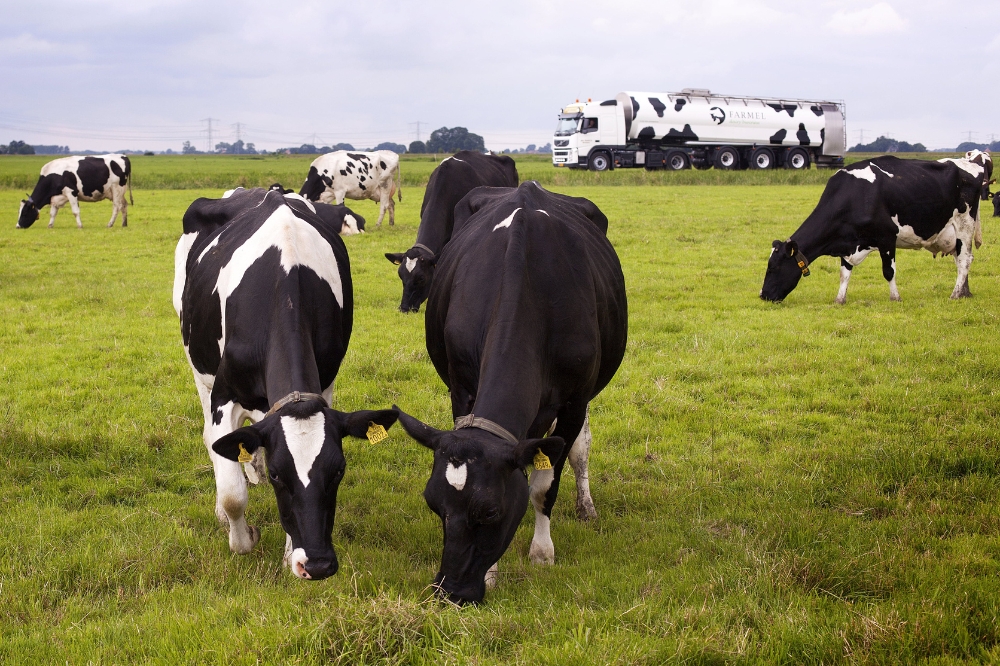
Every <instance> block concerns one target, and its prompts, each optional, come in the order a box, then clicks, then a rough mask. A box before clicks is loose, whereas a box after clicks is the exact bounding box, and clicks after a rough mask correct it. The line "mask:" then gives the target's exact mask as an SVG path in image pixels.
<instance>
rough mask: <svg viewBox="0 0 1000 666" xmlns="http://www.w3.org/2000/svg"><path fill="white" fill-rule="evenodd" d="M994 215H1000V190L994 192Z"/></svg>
mask: <svg viewBox="0 0 1000 666" xmlns="http://www.w3.org/2000/svg"><path fill="white" fill-rule="evenodd" d="M993 217H1000V192H994V193H993Z"/></svg>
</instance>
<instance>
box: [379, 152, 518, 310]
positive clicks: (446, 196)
mask: <svg viewBox="0 0 1000 666" xmlns="http://www.w3.org/2000/svg"><path fill="white" fill-rule="evenodd" d="M481 185H490V186H493V187H517V167H516V166H515V165H514V160H512V159H511V158H509V157H506V156H503V155H492V154H491V155H484V154H482V153H478V152H475V151H472V150H463V151H461V152H459V153H456V154H455V156H454V157H447V158H445V160H444V161H443V162H441V164H439V165H438V167H437V168H436V169H434V172H433V173H432V174H431V177H430V180H429V181H427V190H426V191H425V192H424V202H423V204H422V205H421V206H420V227H419V228H418V229H417V240H416V242H415V243H414V245H413V247H411V248H410V249H409V250H407V251H406V252H386V254H385V257H386V259H388V260H389V261H391V262H392V263H394V264H397V265H398V266H399V279H400V280H402V281H403V299H402V301H400V304H399V311H400V312H418V311H419V310H420V304H421V303H423V302H424V301H425V300H427V294H428V293H429V292H430V288H431V279H432V278H433V277H434V263H435V262H436V261H437V258H438V255H439V254H440V253H441V248H443V247H444V246H445V243H447V242H448V239H450V238H451V233H452V227H453V226H454V224H455V204H457V203H458V202H459V201H461V200H462V197H464V196H465V195H466V194H468V193H469V192H471V191H472V190H473V189H474V188H476V187H479V186H481Z"/></svg>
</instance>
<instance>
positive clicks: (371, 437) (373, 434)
mask: <svg viewBox="0 0 1000 666" xmlns="http://www.w3.org/2000/svg"><path fill="white" fill-rule="evenodd" d="M367 434H368V441H369V442H371V443H372V444H378V443H379V442H381V441H382V440H383V439H387V438H388V437H389V433H387V432H386V431H385V428H383V427H382V426H380V425H379V424H378V423H375V422H374V421H369V422H368V433H367Z"/></svg>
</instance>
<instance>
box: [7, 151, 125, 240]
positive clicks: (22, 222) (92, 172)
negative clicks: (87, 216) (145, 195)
mask: <svg viewBox="0 0 1000 666" xmlns="http://www.w3.org/2000/svg"><path fill="white" fill-rule="evenodd" d="M126 188H127V189H128V198H129V200H128V202H127V203H126V201H125V190H126ZM104 199H110V200H111V204H112V210H111V221H110V222H108V226H109V227H113V226H114V224H115V220H116V219H118V213H119V212H121V214H122V226H123V227H127V226H128V204H129V203H132V163H131V162H129V159H128V157H127V156H125V155H94V156H88V157H77V156H73V157H61V158H59V159H57V160H52V161H51V162H49V163H48V164H46V165H45V166H43V167H42V173H41V176H40V177H39V179H38V183H36V184H35V189H34V191H33V192H32V193H31V195H30V196H29V197H28V198H27V199H22V200H21V209H20V210H19V211H18V213H17V228H18V229H27V228H28V227H30V226H31V225H32V224H34V223H35V221H36V220H37V219H38V217H39V210H40V209H41V208H42V207H44V206H51V207H52V212H51V213H50V214H49V228H50V229H51V228H52V226H53V225H54V224H55V223H56V213H58V212H59V209H60V208H62V207H63V206H65V205H66V204H67V203H68V204H69V207H70V210H72V211H73V215H74V216H75V217H76V226H77V227H78V228H80V229H82V228H83V221H81V220H80V202H81V201H103V200H104Z"/></svg>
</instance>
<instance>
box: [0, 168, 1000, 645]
mask: <svg viewBox="0 0 1000 666" xmlns="http://www.w3.org/2000/svg"><path fill="white" fill-rule="evenodd" d="M145 159H146V160H149V161H150V162H149V164H152V163H153V162H155V163H157V164H160V163H161V162H159V160H161V157H160V156H157V157H153V158H145ZM283 160H284V161H283ZM41 161H42V160H40V159H39V160H36V162H41ZM28 163H29V160H28V159H26V158H24V159H22V158H11V159H0V174H3V176H2V177H3V178H8V177H10V174H12V173H15V172H17V170H18V169H19V168H21V166H20V165H24V164H28ZM162 163H166V161H164V162H162ZM31 164H32V167H31V170H32V172H36V169H37V166H35V163H34V162H32V163H31ZM140 164H142V165H145V164H146V162H140V161H139V160H138V159H137V160H136V166H135V170H136V183H137V185H138V184H139V183H140V182H141V181H142V180H143V179H144V178H146V175H145V174H144V172H143V171H140ZM171 164H172V166H171V169H174V170H175V173H177V174H183V173H184V171H185V170H184V165H185V163H184V162H183V161H182V160H181V158H177V161H176V162H171ZM189 164H190V170H191V172H192V173H195V174H203V175H204V177H205V178H206V179H209V178H222V177H223V176H225V178H228V179H229V180H227V181H226V182H227V183H231V182H232V180H233V174H235V176H236V177H237V178H238V176H239V174H240V169H241V168H242V165H243V162H242V161H240V160H233V159H232V158H228V159H222V160H220V159H218V158H205V159H204V160H202V159H200V158H198V159H195V160H192V161H191V162H190V163H189ZM246 164H255V163H254V162H249V161H248V162H246ZM256 164H260V167H259V168H258V167H254V168H257V169H258V170H257V171H255V172H254V174H255V175H253V176H252V178H251V177H249V176H248V179H249V180H248V181H247V182H265V183H267V182H271V179H272V178H274V179H279V180H280V179H285V180H287V181H288V183H291V182H292V179H291V177H290V176H289V177H287V178H286V175H285V174H291V173H292V171H293V169H291V168H290V167H289V168H288V169H285V167H286V165H292V166H294V167H295V170H297V171H296V172H301V171H302V167H303V165H304V164H307V160H304V159H299V160H292V159H287V158H281V159H276V161H275V162H274V168H273V170H268V169H270V166H269V165H270V164H271V163H270V162H268V161H263V162H259V163H256ZM431 166H433V165H432V164H430V163H428V165H427V166H426V168H427V169H428V172H429V168H430V167H431ZM542 166H547V165H544V163H539V165H535V164H532V163H524V166H522V163H521V162H519V168H520V169H521V173H522V176H526V177H528V176H530V174H531V173H534V171H532V170H537V171H538V172H541V171H542ZM279 167H280V168H279ZM411 167H412V168H413V171H417V166H415V165H411V164H410V163H409V162H404V169H406V171H404V173H408V171H409V169H410V168H411ZM421 168H424V167H421ZM547 168H548V169H549V170H550V171H556V170H555V169H552V168H551V167H547ZM227 169H232V171H231V172H230V171H227ZM281 169H285V170H284V171H282V170H281ZM217 170H218V173H217ZM220 173H221V174H222V176H220V175H219V174H220ZM639 173H640V174H644V173H645V172H641V171H640V172H639ZM691 173H694V172H691ZM711 173H712V172H705V174H711ZM812 173H815V172H812ZM819 173H826V172H819ZM617 174H624V175H629V172H627V171H623V172H617ZM617 174H610V175H617ZM579 175H580V176H583V177H587V176H593V175H594V174H586V173H584V174H579ZM601 175H609V174H601ZM657 175H659V174H657ZM668 175H669V174H668ZM673 175H677V174H673ZM736 175H745V176H758V175H760V174H736ZM810 175H811V174H810ZM827 175H828V174H827ZM156 177H158V178H165V177H166V176H162V175H161V176H156ZM185 177H186V176H185ZM197 177H199V178H200V177H202V176H197ZM407 178H412V180H414V181H419V178H417V177H416V176H409V175H408V176H407ZM824 178H825V176H824ZM3 182H7V183H9V182H10V181H9V180H7V181H3ZM147 182H148V181H147ZM288 183H286V185H287V184H288ZM620 185H621V186H620V187H601V186H594V185H585V184H577V185H562V186H558V187H554V188H553V189H556V190H557V191H560V192H564V193H567V194H572V195H575V196H586V197H588V198H590V199H592V200H593V201H594V202H595V203H597V204H598V205H599V206H600V207H601V208H602V210H604V212H605V213H606V214H607V215H608V217H609V219H610V221H611V227H610V231H609V236H610V239H611V241H612V243H613V244H614V245H615V247H616V249H617V251H618V253H619V256H620V257H621V260H622V265H623V268H624V271H625V277H626V283H627V286H628V294H629V302H630V317H631V318H630V335H629V345H628V351H627V354H626V357H625V361H624V363H623V365H622V367H621V369H620V370H619V372H618V375H617V377H616V378H615V379H614V380H613V381H612V383H611V385H610V386H609V387H608V388H607V389H606V390H605V391H604V392H603V393H602V394H601V395H600V396H599V397H598V398H597V400H595V401H594V403H593V407H592V414H591V419H592V425H593V431H594V439H595V443H594V448H593V451H592V454H591V478H592V490H593V496H594V501H595V504H596V506H597V510H598V513H599V515H600V517H599V519H598V520H597V521H596V522H594V523H590V524H584V523H580V522H578V521H577V520H576V518H575V511H574V497H575V487H574V483H573V477H572V474H571V473H568V472H567V474H566V475H565V477H564V479H563V485H562V494H561V497H560V499H559V501H558V503H557V505H556V508H555V511H554V518H553V528H552V533H553V540H554V542H555V547H556V564H555V566H552V567H536V566H533V565H531V564H530V563H529V562H528V555H527V551H528V545H529V542H530V539H531V533H532V522H533V519H532V517H531V515H530V512H529V515H527V516H525V519H524V521H523V524H522V526H521V529H520V531H519V532H518V534H517V537H516V538H515V539H514V542H513V543H512V545H511V548H510V550H509V551H508V552H507V554H506V555H505V556H504V558H503V559H502V560H501V561H500V567H501V581H500V585H499V587H498V588H497V589H496V590H494V591H492V592H491V593H488V595H487V599H486V603H485V604H483V605H482V606H480V607H475V608H464V609H455V608H451V607H448V606H445V605H443V604H441V603H439V602H436V601H434V600H433V599H432V598H431V594H430V590H429V589H428V584H429V582H430V581H431V579H432V577H433V575H434V573H435V572H436V571H437V566H438V563H439V558H440V548H441V528H440V524H439V522H438V519H437V517H436V516H434V515H433V514H432V513H431V512H430V510H429V509H427V507H426V505H425V503H424V501H423V498H422V496H421V493H422V491H423V486H424V483H425V482H426V479H427V477H428V475H429V472H430V465H431V457H430V454H429V452H427V451H426V449H424V448H423V447H421V446H419V445H418V444H416V443H415V442H413V441H411V440H410V439H409V438H408V437H407V436H406V435H405V434H404V433H403V431H402V429H401V428H399V427H398V426H396V427H394V428H393V429H392V430H390V435H391V437H390V439H389V440H387V441H386V442H383V443H382V444H379V445H377V446H376V445H371V444H369V443H368V442H367V441H360V440H350V441H347V442H346V443H345V447H344V448H345V453H346V456H347V460H348V469H347V474H346V477H345V480H344V482H343V484H342V486H341V490H340V494H339V503H338V511H337V522H336V526H335V528H334V543H335V546H336V548H337V553H338V556H339V558H340V562H341V571H340V573H339V574H338V575H337V576H335V577H333V578H331V579H328V580H325V581H321V582H318V583H308V582H304V581H300V580H297V579H295V578H293V577H292V575H291V574H290V573H289V572H288V571H287V570H283V569H282V567H281V553H282V546H283V543H284V536H283V534H282V531H281V527H280V524H279V522H278V517H277V510H276V506H275V502H274V495H273V492H272V491H271V489H270V488H268V487H257V488H254V489H252V490H251V500H250V506H249V509H248V516H249V519H250V521H251V522H252V523H254V524H256V525H258V526H260V528H261V532H262V539H261V543H260V544H259V545H258V546H257V547H256V548H255V549H254V551H253V552H252V553H251V554H250V555H247V556H236V555H232V554H231V553H230V552H229V549H228V545H227V541H226V537H225V531H224V529H223V528H221V527H220V526H219V525H218V524H217V522H216V520H215V517H214V514H213V505H214V482H213V478H212V473H211V468H210V465H209V461H208V456H207V455H206V453H205V449H204V446H203V444H202V442H201V426H202V424H201V413H200V412H201V410H200V405H199V402H198V398H197V394H196V391H195V388H194V384H193V381H192V378H191V374H190V370H189V367H188V365H187V362H186V361H185V359H184V354H183V350H182V347H181V344H180V334H179V327H178V324H177V320H176V316H175V314H174V312H173V308H172V306H171V302H170V301H171V283H172V280H173V249H174V245H175V243H176V240H177V238H178V237H179V235H180V219H181V215H182V214H183V212H184V210H185V208H186V206H187V205H188V204H189V203H190V202H191V201H192V200H193V199H194V198H196V197H198V196H218V195H219V194H220V193H221V189H213V190H205V189H203V190H184V189H171V188H170V187H169V186H168V185H161V187H162V188H163V189H146V188H137V189H136V192H135V199H136V205H135V207H134V208H131V209H130V213H131V221H130V224H129V227H128V228H127V229H124V230H123V229H121V228H115V229H112V230H109V229H106V228H104V224H106V222H107V219H108V218H109V217H110V204H108V203H107V202H103V203H99V204H83V205H82V206H81V208H82V216H83V221H84V229H83V230H82V231H78V230H77V229H76V228H75V224H74V223H73V220H72V216H71V214H69V211H68V210H64V211H62V212H61V213H60V214H59V217H57V219H56V227H55V229H54V230H48V229H46V228H45V224H44V221H45V215H46V213H45V212H43V220H42V222H41V223H36V225H35V226H34V227H32V228H31V229H28V230H20V231H15V230H14V228H13V227H14V222H15V219H16V214H17V202H18V200H19V198H20V197H21V196H23V193H22V192H21V191H20V190H15V189H2V190H0V216H2V220H0V266H2V268H0V312H2V316H0V384H2V386H4V387H5V390H4V391H2V392H0V459H2V463H0V464H2V465H3V470H4V474H3V475H2V476H0V501H2V510H0V531H2V533H3V543H4V545H3V547H2V548H0V662H2V663H4V664H15V663H71V664H84V663H94V664H125V663H219V664H232V663H239V664H244V663H245V664H256V663H278V664H290V663H296V664H298V663H301V664H314V663H315V664H319V663H331V662H332V663H343V664H362V663H372V664H376V663H378V664H383V663H388V664H422V663H454V664H468V663H473V664H501V663H518V664H590V663H592V664H606V663H616V664H617V663H623V664H660V663H665V662H673V663H699V664H716V663H718V664H721V663H735V664H750V663H786V664H800V663H817V664H818V663H824V664H830V663H904V664H912V663H934V664H946V663H959V662H967V663H976V662H984V663H985V662H997V661H1000V618H998V613H1000V577H998V574H1000V511H998V500H1000V438H998V434H997V428H996V423H997V412H998V384H1000V382H998V380H1000V355H998V352H997V339H998V319H997V317H998V314H1000V313H998V306H997V304H998V302H1000V301H998V299H1000V255H998V254H997V253H996V250H995V243H996V242H997V240H998V234H997V232H996V226H995V225H994V224H993V222H992V221H991V219H990V218H988V217H984V218H983V221H984V233H983V235H984V238H985V244H984V245H983V247H982V248H981V249H980V250H979V251H978V252H977V254H976V261H975V264H974V265H973V268H972V273H971V278H970V286H971V289H972V291H973V293H974V294H975V297H974V298H972V299H966V300H963V301H961V302H955V301H951V300H949V298H948V295H949V294H950V293H951V289H952V287H953V285H954V280H955V268H954V262H953V261H952V260H951V259H950V258H945V259H941V258H939V259H937V260H934V259H933V258H932V257H931V255H930V254H929V253H926V252H922V253H917V252H901V253H900V254H899V255H898V256H897V266H898V270H899V277H898V283H899V287H900V292H901V294H902V297H903V301H902V302H901V303H891V302H890V301H889V298H888V287H887V286H886V283H885V281H884V280H883V279H882V277H881V269H880V266H879V265H878V263H877V261H875V262H873V261H870V262H866V263H865V264H863V265H862V266H861V267H860V268H859V269H857V270H855V275H854V278H853V280H852V283H851V289H850V292H849V294H848V304H847V305H846V306H836V305H834V303H833V299H834V296H835V295H836V291H837V283H838V277H837V276H838V266H839V264H838V261H837V260H836V259H832V258H822V259H819V260H816V261H815V262H814V263H813V271H812V276H811V277H809V278H807V279H805V280H804V281H803V282H802V283H801V284H800V286H799V288H798V289H797V290H796V291H794V292H793V293H792V294H791V295H790V296H789V298H788V299H787V300H786V301H785V303H783V304H781V305H773V304H767V303H764V302H762V301H760V300H759V299H758V298H757V292H758V290H759V289H760V286H761V282H762V279H763V273H764V268H765V262H766V259H767V256H768V253H769V251H770V243H771V241H772V240H773V239H775V238H781V239H784V238H787V237H788V235H789V234H790V233H791V232H792V231H793V230H794V229H795V228H796V227H797V226H798V224H799V223H800V222H801V221H802V220H803V219H804V218H805V216H806V215H807V214H808V213H809V211H810V210H811V209H812V207H813V206H814V205H815V202H816V201H817V200H818V198H819V195H820V193H821V191H822V185H821V184H803V185H801V186H797V187H789V186H785V185H765V184H762V183H757V184H754V185H751V184H728V185H719V186H715V187H704V186H692V185H679V184H678V185H677V186H673V187H652V186H639V185H630V184H625V183H621V184H620ZM219 187H220V188H221V187H222V186H221V185H220V186H219ZM421 196H422V190H421V188H420V187H419V186H418V185H413V186H410V187H408V188H406V189H404V201H403V203H402V204H399V205H398V207H397V225H396V227H395V228H388V227H387V226H383V228H382V229H380V230H375V229H373V228H372V229H371V232H370V233H368V234H365V235H363V236H355V237H351V238H348V239H346V243H347V246H348V249H349V252H350V255H351V262H352V272H353V276H354V285H355V299H356V311H355V330H354V335H353V338H352V341H351V346H350V349H349V351H348V354H347V357H346V359H345V362H344V365H343V368H342V370H341V373H340V376H339V377H338V380H337V385H336V390H335V406H336V407H337V408H339V409H342V410H354V409H362V408H381V407H387V406H389V405H391V404H392V403H394V402H395V403H398V404H399V405H400V406H401V407H402V408H403V409H405V410H407V411H408V412H409V413H411V414H413V415H415V416H417V417H419V418H421V419H423V420H425V421H427V422H429V423H431V424H433V425H436V426H437V427H441V428H444V427H447V426H448V424H449V422H450V410H449V405H448V400H447V395H446V391H445V388H444V386H443V384H441V382H440V380H439V379H438V378H437V375H436V374H435V372H434V370H433V368H432V367H431V364H430V362H429V360H428V358H427V353H426V351H425V349H424V343H423V315H422V313H421V315H419V316H406V315H402V314H400V313H399V312H398V311H397V310H396V306H397V305H398V302H399V296H400V287H399V280H398V278H397V277H396V269H395V267H393V266H391V265H390V264H389V263H388V262H387V261H386V260H385V258H384V257H383V256H382V255H383V253H384V252H386V251H401V250H404V249H406V248H407V247H409V246H410V245H411V244H412V242H413V238H414V235H415V231H416V227H417V222H418V211H419V207H420V203H421ZM354 207H355V209H356V210H357V211H358V212H360V213H361V214H362V215H364V216H366V217H367V218H368V219H369V220H371V221H372V222H373V221H374V212H375V211H376V206H375V205H374V204H373V203H372V202H367V201H366V202H356V204H355V205H354Z"/></svg>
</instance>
